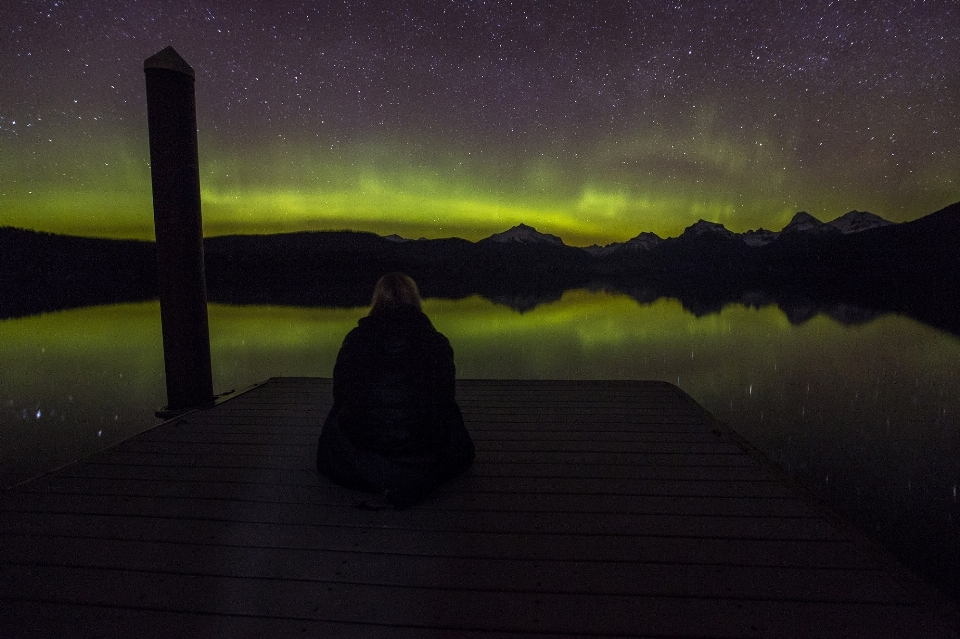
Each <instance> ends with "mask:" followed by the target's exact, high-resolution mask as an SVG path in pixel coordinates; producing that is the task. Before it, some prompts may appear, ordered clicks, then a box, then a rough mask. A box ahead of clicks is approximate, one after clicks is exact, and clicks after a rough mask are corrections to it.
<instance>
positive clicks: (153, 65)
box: [143, 47, 196, 78]
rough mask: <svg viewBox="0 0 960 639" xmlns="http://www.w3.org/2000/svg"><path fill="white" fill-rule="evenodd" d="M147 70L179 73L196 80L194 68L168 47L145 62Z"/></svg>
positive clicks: (144, 66) (144, 67)
mask: <svg viewBox="0 0 960 639" xmlns="http://www.w3.org/2000/svg"><path fill="white" fill-rule="evenodd" d="M147 69H166V70H167V71H177V72H178V73H182V74H184V75H187V76H190V77H191V78H195V77H196V76H195V74H194V72H193V67H191V66H190V65H189V64H188V63H187V61H186V60H184V59H183V58H181V57H180V54H179V53H177V52H176V51H175V50H174V48H173V47H167V48H165V49H163V50H161V51H158V52H157V53H155V54H153V55H152V56H150V57H149V58H147V59H146V60H144V61H143V70H144V71H146V70H147Z"/></svg>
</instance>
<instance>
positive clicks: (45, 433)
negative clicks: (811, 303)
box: [0, 291, 960, 599]
mask: <svg viewBox="0 0 960 639" xmlns="http://www.w3.org/2000/svg"><path fill="white" fill-rule="evenodd" d="M425 310H426V311H427V313H428V314H429V315H430V316H431V318H433V320H434V323H435V325H436V326H437V328H438V329H439V330H441V331H442V332H443V333H445V334H446V335H447V336H448V337H449V338H450V341H451V343H452V344H453V347H454V350H455V352H456V361H457V369H458V375H459V376H460V377H465V378H469V377H500V378H574V379H578V378H579V379H604V378H607V379H662V380H666V381H669V382H672V383H674V384H677V385H679V386H680V387H681V388H683V389H684V390H685V391H687V392H688V393H689V394H690V395H692V396H693V397H694V398H695V399H696V400H697V401H699V402H700V403H701V404H702V405H703V406H704V407H706V408H707V409H708V410H710V411H711V412H712V413H713V414H714V415H716V416H717V417H718V418H720V419H721V420H723V421H725V422H727V423H728V424H730V425H731V426H732V427H733V428H734V429H735V430H737V431H738V432H740V433H741V434H742V435H744V436H745V437H746V438H748V439H749V440H750V441H752V442H753V443H754V444H756V445H757V446H758V447H759V448H760V449H761V450H763V451H764V452H765V453H766V454H767V455H769V456H770V457H771V458H773V459H774V460H775V461H777V462H778V463H780V464H781V465H782V466H783V467H784V468H785V469H786V470H787V471H788V472H790V473H791V474H792V475H793V476H794V477H796V478H797V479H799V480H800V481H801V482H803V483H804V484H805V485H806V486H808V487H809V488H811V489H812V490H814V491H815V492H816V493H817V494H819V495H820V496H821V497H823V498H824V499H825V500H826V501H827V502H828V503H829V504H831V505H832V506H833V507H834V508H835V509H837V510H839V511H841V512H843V513H844V514H845V515H846V517H847V518H848V519H850V520H851V521H852V522H854V523H855V524H857V525H858V526H859V527H860V528H861V529H863V530H864V531H865V532H867V533H868V534H870V535H872V536H874V537H875V538H877V539H879V540H881V541H882V542H883V543H884V544H885V545H886V546H887V547H888V548H890V549H891V550H893V551H894V552H895V553H896V554H897V555H898V556H899V557H901V559H902V560H904V561H905V562H906V563H908V564H909V565H911V566H912V567H913V568H914V569H915V570H916V571H918V572H920V573H921V574H923V575H924V576H925V577H926V578H928V579H930V580H932V581H934V582H936V583H937V584H939V585H940V587H941V588H942V589H944V590H946V591H949V592H950V593H952V596H953V597H954V598H957V599H960V577H958V573H960V544H958V543H957V540H958V539H960V498H958V494H957V493H958V484H960V461H958V460H960V420H958V416H960V397H958V393H957V389H958V388H960V366H958V364H957V363H958V362H960V339H958V338H957V337H956V336H953V335H949V334H946V333H943V332H940V331H938V330H936V329H933V328H929V327H927V326H925V325H922V324H919V323H917V322H915V321H913V320H910V319H906V318H902V317H897V316H885V317H881V318H879V319H876V320H873V321H871V322H869V323H865V324H861V325H856V326H846V325H843V324H841V323H839V322H837V321H835V320H833V319H831V318H829V317H825V316H817V317H814V318H813V319H811V320H810V321H808V322H806V323H804V324H802V325H799V326H796V325H791V324H790V323H789V322H788V321H787V319H786V317H785V315H784V314H783V313H782V312H781V311H780V310H779V309H778V308H776V307H772V306H771V307H764V308H760V309H754V308H745V307H739V306H732V307H728V308H726V309H724V310H723V311H722V312H721V313H718V314H713V315H708V316H705V317H701V318H696V317H694V316H693V315H691V314H690V313H688V312H686V311H685V310H684V309H683V308H682V307H681V306H680V304H679V303H678V302H675V301H671V300H660V301H658V302H656V303H653V304H647V305H640V304H638V303H637V302H636V301H634V300H632V299H630V298H628V297H624V296H615V295H609V294H605V293H595V292H587V291H571V292H568V293H566V294H565V295H564V297H563V298H562V299H561V300H560V301H558V302H555V303H550V304H545V305H542V306H538V307H537V308H535V309H534V310H532V311H528V312H525V313H518V312H516V311H514V310H511V309H509V308H507V307H505V306H499V305H497V304H494V303H492V302H490V301H488V300H485V299H482V298H469V299H465V300H458V301H445V300H428V301H427V302H426V304H425ZM365 312H366V309H363V308H357V309H317V308H287V307H230V306H218V305H212V306H211V307H210V327H211V346H212V353H213V360H214V361H213V366H214V388H215V390H216V391H217V392H223V391H226V390H229V389H234V388H237V389H239V388H243V387H245V386H248V385H250V384H252V383H254V382H257V381H262V380H264V379H266V378H268V377H272V376H280V375H307V376H324V377H328V376H330V375H331V373H332V370H333V363H334V360H335V358H336V353H337V350H338V348H339V346H340V342H341V341H342V339H343V336H344V335H345V334H346V333H347V331H349V330H350V329H351V328H352V327H353V326H354V325H355V324H356V321H357V319H358V318H359V317H361V316H362V315H363V314H364V313H365ZM162 357H163V356H162V347H161V343H160V320H159V306H158V304H157V303H146V304H132V305H118V306H107V307H96V308H86V309H80V310H72V311H64V312H59V313H51V314H47V315H41V316H36V317H29V318H23V319H15V320H5V321H0V401H2V412H0V428H2V430H0V446H2V448H0V481H2V482H3V484H4V485H10V484H11V483H15V482H17V481H19V480H22V479H23V478H26V477H28V476H30V475H32V474H35V473H37V472H40V471H43V470H45V469H49V468H52V467H55V466H58V465H60V464H63V463H66V462H69V461H72V460H73V459H76V458H77V457H78V456H82V455H85V454H87V453H90V452H93V451H95V450H98V449H100V448H103V447H105V446H107V445H109V444H112V443H114V442H116V441H119V440H121V439H124V438H126V437H129V436H130V435H132V434H134V433H137V432H139V431H141V430H144V429H146V428H149V427H151V426H153V425H155V424H156V423H157V420H156V419H155V418H154V417H153V410H154V409H155V408H158V407H160V406H162V405H163V404H164V403H165V389H164V379H163V360H162Z"/></svg>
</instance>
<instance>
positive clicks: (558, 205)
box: [0, 133, 956, 245]
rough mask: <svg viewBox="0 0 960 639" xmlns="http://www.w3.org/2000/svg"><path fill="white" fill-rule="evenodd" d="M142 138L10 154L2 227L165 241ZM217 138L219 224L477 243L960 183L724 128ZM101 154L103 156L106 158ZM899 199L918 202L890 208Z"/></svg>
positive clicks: (210, 150) (917, 209)
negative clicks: (795, 153)
mask: <svg viewBox="0 0 960 639" xmlns="http://www.w3.org/2000/svg"><path fill="white" fill-rule="evenodd" d="M691 135H692V136H693V137H694V138H696V137H698V136H697V135H696V133H692V134H691ZM699 137H701V138H702V137H703V136H699ZM132 138H133V139H132V140H130V141H115V142H114V143H112V144H106V145H101V144H96V143H93V142H87V141H81V143H79V144H77V145H76V146H74V147H71V148H70V149H63V148H59V147H53V148H51V149H49V150H45V152H44V153H39V152H38V153H36V154H34V156H35V157H34V159H33V162H32V163H29V164H28V165H16V164H15V163H12V162H4V163H3V164H2V165H0V173H2V177H3V179H4V181H5V183H6V184H16V185H17V186H16V188H6V189H4V193H3V194H2V195H0V210H2V211H3V218H4V219H3V223H4V224H6V225H11V226H20V227H24V228H34V229H38V230H45V231H51V232H61V233H71V234H77V235H88V236H104V237H133V238H139V239H149V238H152V236H153V217H152V201H151V199H150V192H151V190H150V174H149V164H148V162H147V157H146V156H147V152H146V139H145V136H143V135H140V136H132ZM204 142H205V141H204V140H201V184H202V206H203V218H204V228H205V233H206V234H207V235H223V234H230V233H276V232H289V231H298V230H340V229H353V230H366V231H373V232H377V233H382V234H389V233H398V234H400V235H403V236H405V237H421V236H423V237H432V238H435V237H452V236H456V237H463V238H466V239H471V240H477V239H480V238H482V237H486V236H488V235H490V234H492V233H496V232H499V231H502V230H505V229H507V228H509V227H510V226H513V225H515V224H519V223H521V222H522V223H526V224H529V225H531V226H535V227H536V228H538V229H539V230H541V231H543V232H549V233H553V234H555V235H559V236H560V237H562V238H563V239H564V240H565V241H566V242H567V243H568V244H574V245H586V244H591V243H599V244H606V243H609V242H611V241H622V240H626V239H629V238H630V237H633V236H635V235H637V234H638V233H640V232H641V231H653V232H656V233H658V234H659V235H661V236H663V237H673V236H676V235H679V234H680V233H681V232H682V231H683V229H684V228H685V227H687V226H689V225H690V224H692V223H694V222H696V221H697V220H698V219H701V218H702V219H706V220H710V221H715V222H721V223H723V224H725V225H726V226H727V227H728V228H730V229H731V230H734V231H738V232H742V231H745V230H748V229H754V228H759V227H761V226H763V227H766V228H772V229H774V230H779V229H780V228H782V227H783V226H784V225H785V224H786V223H787V222H788V221H789V220H790V218H791V217H792V215H793V214H794V213H796V211H798V210H801V209H803V210H807V211H809V212H811V213H813V214H814V215H817V216H818V217H820V218H821V219H824V220H829V219H833V218H834V217H838V216H839V215H841V214H843V213H844V212H846V211H848V210H852V209H854V208H861V209H868V210H874V211H877V210H879V211H881V212H882V213H883V214H884V215H885V216H886V217H888V219H894V220H895V221H904V220H907V219H912V218H915V217H919V216H920V215H922V214H925V213H929V212H932V211H933V210H935V209H936V208H937V207H939V206H941V205H943V204H945V203H948V202H949V200H950V199H951V195H950V194H951V190H952V189H954V188H956V185H955V180H954V179H953V177H952V176H948V175H947V174H946V172H945V171H944V170H943V168H942V166H940V165H939V163H935V162H931V163H930V165H929V166H926V167H924V168H923V170H920V171H914V174H911V176H909V177H907V178H904V181H903V183H902V184H901V185H900V189H899V190H898V193H896V194H889V193H878V192H877V191H876V190H875V189H872V188H866V187H867V185H870V184H873V183H876V181H874V180H871V179H866V180H865V181H863V185H862V186H860V187H857V185H856V184H855V183H856V182H857V179H856V176H855V175H853V174H852V173H851V174H846V175H845V174H843V173H840V174H837V175H835V176H834V180H832V183H833V184H834V185H836V184H842V185H845V186H846V188H845V189H840V188H836V187H835V186H828V187H826V188H824V187H823V186H820V187H819V188H818V186H817V185H818V184H819V185H824V184H829V183H827V182H825V178H824V176H822V175H816V174H815V175H810V176H808V175H806V174H805V173H804V171H802V170H801V168H800V167H796V166H790V165H791V164H793V163H794V161H793V160H792V159H790V158H788V157H785V156H783V155H782V154H779V153H777V152H776V151H774V150H772V147H773V146H774V145H766V146H765V145H764V143H763V141H761V140H759V139H758V140H755V141H753V142H743V141H740V142H737V141H728V140H724V139H721V138H720V136H714V139H710V140H701V141H698V142H696V143H694V144H688V145H685V146H684V147H682V148H683V149H684V150H683V151H671V149H678V148H681V147H680V146H679V145H678V144H677V143H675V142H666V141H664V140H660V139H658V138H657V136H655V135H649V136H648V138H647V139H644V138H643V137H642V136H638V138H637V139H636V140H633V141H629V142H628V141H624V140H623V139H609V140H600V141H598V142H596V143H595V144H594V145H592V146H591V147H589V148H585V149H583V150H582V152H574V153H568V154H567V155H569V156H570V157H564V156H563V154H562V153H559V152H554V153H548V152H546V151H544V152H528V153H519V154H513V155H499V156H498V155H497V152H496V151H486V152H484V151H482V150H471V149H469V148H467V147H461V148H448V149H444V150H442V151H441V150H437V149H436V148H429V147H425V146H424V145H415V144H412V143H406V144H405V143H404V142H402V141H385V140H373V141H370V142H367V143H357V144H356V145H354V146H348V147H346V148H337V149H335V150H330V149H319V148H309V147H305V146H303V145H302V144H300V143H290V144H289V145H287V144H277V143H275V144H272V145H270V146H265V147H264V148H261V149H258V150H256V151H255V152H248V151H245V150H243V149H236V148H230V147H229V146H228V145H223V144H217V143H216V142H215V141H213V142H210V141H207V143H206V144H204ZM138 149H139V152H138ZM8 152H11V150H9V149H4V150H3V153H4V156H5V157H11V156H10V155H8ZM91 157H95V158H98V160H99V159H102V160H103V162H102V163H100V162H99V161H98V162H97V163H96V165H93V164H92V163H91V160H90V158H91ZM643 167H646V169H644V168H643ZM883 169H884V167H883V166H878V168H877V170H878V171H882V170H883ZM857 170H858V171H859V172H861V173H862V172H863V167H862V166H858V167H857ZM879 179H880V178H879V177H878V178H877V180H879ZM896 198H904V199H906V200H909V201H910V202H911V206H906V205H904V206H903V207H902V208H899V209H898V208H896V207H893V208H892V210H891V206H890V204H891V201H893V200H894V199H896Z"/></svg>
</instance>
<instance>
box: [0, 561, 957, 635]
mask: <svg viewBox="0 0 960 639" xmlns="http://www.w3.org/2000/svg"><path fill="white" fill-rule="evenodd" d="M14 587H16V588H17V589H18V590H19V591H20V593H21V595H20V598H22V599H27V600H34V601H45V600H53V601H60V600H61V598H62V599H66V600H68V601H70V602H73V603H86V604H90V605H93V606H98V605H113V606H121V607H127V608H146V609H148V610H171V609H173V610H183V611H187V612H193V613H198V612H201V613H214V614H233V615H241V614H243V615H250V614H254V615H258V616H264V617H280V618H283V617H286V618H308V619H322V620H325V621H335V622H346V623H356V624H362V623H373V624H376V625H400V626H408V627H415V628H416V627H427V628H440V629H447V630H450V631H460V630H482V631H491V632H499V631H508V632H510V631H512V632H546V633H549V632H558V633H563V632H567V633H570V632H573V633H581V634H594V633H596V632H597V630H598V629H602V630H601V631H602V632H606V633H607V634H621V635H626V636H629V635H634V636H636V635H637V634H638V630H640V631H641V632H643V633H645V634H661V635H664V634H671V635H673V636H676V635H682V636H717V635H724V636H729V635H731V634H735V633H736V634H742V635H748V634H749V635H754V636H755V635H758V634H766V635H768V636H774V635H775V636H780V637H810V636H820V637H823V636H843V637H855V636H871V637H878V636H885V637H890V636H916V635H917V634H920V635H921V636H927V637H930V636H935V635H934V634H933V633H937V631H938V630H939V633H937V634H940V635H941V636H942V634H943V632H944V627H943V626H942V624H941V625H940V627H937V625H938V624H936V621H937V620H935V619H927V618H925V617H923V616H922V615H921V614H919V613H918V610H917V608H916V607H915V606H911V605H895V604H889V603H884V604H874V605H869V604H857V605H853V606H851V605H849V604H846V603H824V602H820V601H806V600H801V601H792V600H772V601H767V600H764V601H754V600H732V599H729V598H722V599H710V598H698V597H645V596H625V595H606V594H597V593H588V594H581V593H557V594H554V593H541V592H529V593H517V592H506V591H503V590H500V589H495V590H478V589H465V590H452V589H443V588H412V587H395V586H383V585H367V584H349V583H336V582H330V581H322V580H286V579H262V578H253V579H249V578H223V577H219V576H210V575H180V574H173V573H159V572H151V573H142V572H135V571H125V570H116V571H112V570H96V569H85V568H71V567H46V566H40V567H35V568H26V567H21V566H17V565H14V566H12V567H10V568H9V569H8V570H6V571H4V572H3V573H0V588H2V589H3V590H6V591H10V590H12V589H13V588H14ZM372 602H375V604H373V603H372ZM481 611H497V612H498V613H499V614H478V613H481ZM825 619H829V620H831V621H833V624H832V626H833V627H831V628H825V627H824V625H823V620H825ZM641 629H642V630H641Z"/></svg>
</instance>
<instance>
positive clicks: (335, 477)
mask: <svg viewBox="0 0 960 639" xmlns="http://www.w3.org/2000/svg"><path fill="white" fill-rule="evenodd" d="M335 410H336V409H332V410H331V411H330V414H329V415H328V416H327V419H326V421H325V422H324V423H323V429H322V430H321V431H320V439H319V440H318V442H317V470H318V471H320V474H321V475H324V476H325V477H327V478H328V479H330V481H332V482H333V483H335V484H338V485H340V486H343V487H345V488H353V489H356V490H364V491H368V492H369V491H378V492H379V490H378V488H377V487H376V486H373V485H371V484H370V482H369V481H368V480H367V479H366V478H365V477H364V476H363V474H362V473H361V472H360V470H359V469H358V468H357V454H358V452H359V451H358V450H357V447H356V446H354V445H353V444H352V443H351V442H350V440H348V439H347V437H346V435H344V434H343V431H342V430H340V424H339V421H338V420H337V415H336V412H335Z"/></svg>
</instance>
